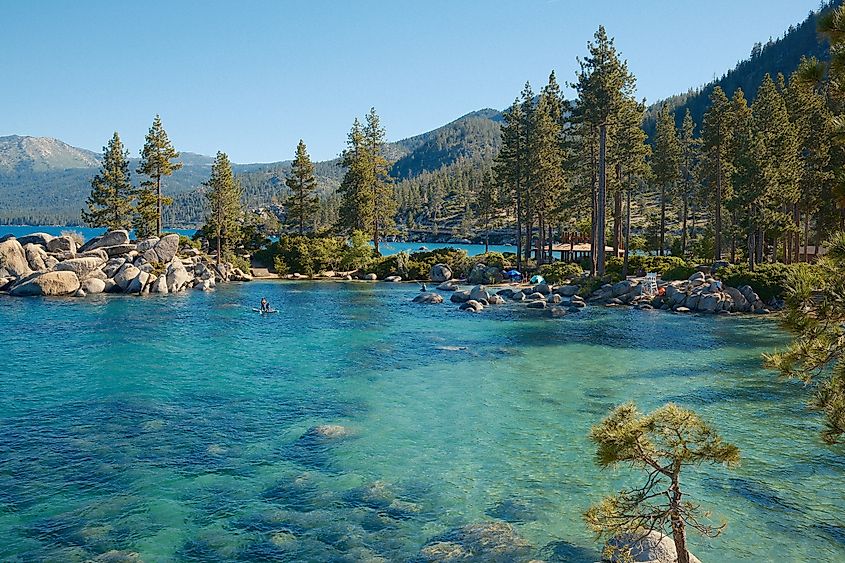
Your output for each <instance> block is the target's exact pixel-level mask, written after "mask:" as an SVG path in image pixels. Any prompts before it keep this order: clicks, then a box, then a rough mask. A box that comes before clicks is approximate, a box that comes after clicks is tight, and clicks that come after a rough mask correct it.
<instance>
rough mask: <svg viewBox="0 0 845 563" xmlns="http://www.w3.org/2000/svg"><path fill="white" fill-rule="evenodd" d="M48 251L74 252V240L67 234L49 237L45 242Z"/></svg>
mask: <svg viewBox="0 0 845 563" xmlns="http://www.w3.org/2000/svg"><path fill="white" fill-rule="evenodd" d="M47 250H49V251H50V252H70V253H72V254H76V240H74V239H73V238H72V237H69V236H67V235H64V236H60V237H56V238H54V239H50V241H49V242H48V243H47Z"/></svg>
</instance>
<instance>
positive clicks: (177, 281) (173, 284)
mask: <svg viewBox="0 0 845 563" xmlns="http://www.w3.org/2000/svg"><path fill="white" fill-rule="evenodd" d="M165 277H166V278H167V291H168V292H170V293H176V292H179V291H182V290H183V289H185V286H187V285H188V282H189V281H191V279H193V278H192V276H191V275H190V274H189V273H188V270H186V269H185V266H184V265H183V264H182V263H181V262H179V261H178V260H174V261H172V262H171V263H170V264H169V265H168V266H167V270H166V272H165Z"/></svg>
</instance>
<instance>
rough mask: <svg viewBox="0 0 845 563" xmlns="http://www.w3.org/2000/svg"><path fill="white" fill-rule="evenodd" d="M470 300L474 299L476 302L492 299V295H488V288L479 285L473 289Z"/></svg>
mask: <svg viewBox="0 0 845 563" xmlns="http://www.w3.org/2000/svg"><path fill="white" fill-rule="evenodd" d="M469 298H470V299H474V300H476V301H480V300H482V299H490V293H488V291H487V288H486V287H484V286H483V285H477V286H475V287H473V288H472V291H470V292H469Z"/></svg>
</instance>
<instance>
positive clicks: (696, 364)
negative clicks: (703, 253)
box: [0, 282, 845, 562]
mask: <svg viewBox="0 0 845 563" xmlns="http://www.w3.org/2000/svg"><path fill="white" fill-rule="evenodd" d="M415 292H416V286H415V285H410V284H407V285H406V284H364V283H354V284H341V283H337V284H334V283H282V282H263V283H258V282H254V283H252V284H245V285H230V286H227V287H223V288H221V289H219V290H218V291H216V292H212V293H207V294H206V293H200V292H191V293H188V294H186V295H179V296H164V297H148V298H134V297H121V296H102V297H95V298H90V299H86V300H82V301H80V300H63V299H28V300H23V299H10V298H3V297H0V327H2V329H3V356H4V360H3V362H2V363H1V364H0V560H3V561H38V560H48V561H57V560H61V561H73V560H85V559H88V558H90V557H94V556H96V555H98V554H100V553H104V552H107V551H109V550H112V549H117V550H127V551H134V552H138V553H140V555H141V557H142V559H143V560H144V561H174V560H176V561H214V560H227V561H228V560H244V561H254V560H280V561H366V560H371V561H378V560H388V561H403V560H408V559H409V558H411V557H413V555H414V554H416V553H417V551H418V550H419V549H420V547H421V546H422V545H423V544H424V543H425V542H426V541H427V540H429V539H430V538H431V537H433V536H435V535H437V534H439V533H441V532H443V531H445V530H447V529H449V528H451V527H453V526H460V525H464V524H467V523H473V522H479V521H488V520H491V519H495V518H500V519H505V520H509V521H513V522H514V526H515V527H516V528H517V530H518V532H519V533H520V534H521V535H522V536H524V537H525V538H527V539H528V540H529V541H530V542H531V543H532V544H533V545H535V546H536V548H537V551H538V553H537V555H538V556H539V557H540V558H542V559H546V560H550V561H576V562H579V561H595V560H597V559H596V554H597V547H596V544H595V543H594V541H593V538H592V536H591V534H590V533H589V532H587V531H586V530H585V528H584V525H583V524H582V521H581V514H582V512H583V511H584V510H585V509H586V507H587V506H588V504H589V503H590V502H591V501H593V500H596V499H598V498H599V497H601V496H602V495H603V494H605V493H607V492H610V491H612V490H615V489H617V488H619V487H620V486H621V485H622V484H623V483H625V482H631V479H632V478H635V477H634V474H632V473H631V472H629V471H627V470H620V471H616V472H614V471H600V470H597V469H596V468H595V467H594V466H593V463H592V454H593V448H592V447H591V445H590V443H589V442H588V440H587V438H586V433H587V431H588V429H589V427H590V426H591V425H592V424H594V423H595V422H597V421H598V420H599V419H600V418H601V417H602V416H603V415H604V414H605V413H606V412H607V411H608V409H610V408H611V407H612V406H613V405H614V404H616V403H619V402H622V401H625V400H628V399H634V400H636V401H637V402H638V403H639V404H640V406H641V407H642V408H644V409H650V408H653V407H656V406H659V405H661V404H663V403H664V402H666V401H669V400H674V401H677V402H679V403H681V404H683V405H688V406H693V407H695V408H696V409H697V410H698V411H699V412H701V413H702V414H703V415H704V416H706V417H707V418H709V419H711V420H713V421H714V422H716V423H717V424H718V426H719V428H720V429H721V431H722V432H723V434H724V435H725V436H726V438H727V439H729V440H731V441H734V442H735V443H737V444H738V445H739V446H740V448H741V450H742V454H743V465H742V467H741V468H740V469H739V470H738V471H735V472H726V471H723V470H722V469H721V468H718V469H705V470H702V471H701V472H698V473H696V474H695V475H692V474H690V475H689V476H688V477H687V478H686V481H687V482H688V483H689V488H690V492H691V493H692V494H694V495H695V496H696V497H697V498H698V499H699V500H700V501H701V502H702V504H703V505H704V506H705V507H706V508H709V509H712V510H713V511H714V513H715V514H716V515H717V516H720V517H724V518H726V519H727V520H728V521H729V527H728V529H727V531H726V532H725V534H724V535H723V536H722V537H720V538H718V539H716V540H704V539H702V538H700V537H697V536H691V538H690V543H691V545H692V550H693V552H694V553H696V554H697V555H699V556H700V557H701V558H702V559H703V560H704V561H712V560H720V561H749V560H753V561H768V560H778V561H842V560H843V559H845V528H843V514H845V479H843V478H842V477H843V474H845V454H844V453H843V451H842V450H841V449H839V450H836V449H830V448H826V447H824V446H822V445H821V444H820V443H819V441H818V440H817V437H816V436H817V430H818V426H817V424H816V420H815V418H813V417H810V416H807V414H806V412H805V410H804V407H803V404H802V400H803V398H804V392H803V389H802V388H801V387H800V386H797V385H792V384H785V383H779V382H778V381H777V380H776V378H775V377H774V376H773V374H771V373H770V372H767V371H765V370H762V369H760V361H759V356H760V353H761V352H763V351H766V350H770V349H771V348H772V347H775V346H777V345H780V344H782V343H783V342H785V340H784V337H783V335H781V334H779V333H778V332H777V331H774V330H773V329H772V324H771V323H770V322H769V321H767V320H762V319H757V318H729V319H725V318H690V317H682V316H673V315H667V314H662V313H660V312H652V313H649V312H643V311H611V310H605V309H598V308H595V309H590V310H588V311H587V312H586V313H583V314H581V315H573V316H570V317H566V318H564V319H547V318H545V317H540V316H538V315H534V314H529V313H534V312H530V311H526V310H525V309H522V308H520V309H514V308H507V307H502V308H490V309H487V310H485V311H484V313H482V314H481V315H469V314H466V313H462V312H459V311H458V310H457V308H456V307H455V306H453V305H450V304H444V305H441V306H418V305H414V304H411V303H410V302H409V299H410V298H411V297H412V296H413V295H414V294H415ZM262 295H266V296H267V297H268V299H269V300H270V302H271V304H272V305H273V306H274V307H276V308H278V309H280V310H281V313H280V314H278V315H269V316H264V317H262V316H259V315H257V314H255V313H253V312H252V311H251V307H253V306H255V305H256V304H257V303H258V301H259V299H260V298H261V296H262ZM444 347H465V348H466V349H463V350H453V349H443V348H444ZM323 423H336V424H342V425H345V426H347V427H348V428H349V429H350V430H351V431H352V433H353V436H352V437H350V438H348V439H343V440H338V441H334V442H327V443H323V442H319V441H313V440H308V439H300V437H301V436H302V435H303V434H304V433H305V432H306V431H307V430H308V428H309V427H311V426H313V425H315V424H323ZM379 557H381V558H382V559H379Z"/></svg>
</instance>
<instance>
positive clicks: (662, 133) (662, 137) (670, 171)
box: [651, 104, 681, 256]
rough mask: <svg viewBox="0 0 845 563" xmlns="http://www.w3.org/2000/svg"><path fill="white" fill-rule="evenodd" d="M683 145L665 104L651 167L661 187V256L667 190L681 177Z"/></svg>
mask: <svg viewBox="0 0 845 563" xmlns="http://www.w3.org/2000/svg"><path fill="white" fill-rule="evenodd" d="M680 164H681V145H680V142H679V141H678V131H677V129H676V128H675V118H674V117H673V116H672V114H671V113H670V112H669V107H668V106H667V105H666V104H664V105H663V107H662V108H661V109H660V114H659V115H658V117H657V131H656V133H655V141H654V155H653V157H652V165H651V168H652V170H653V171H654V179H655V182H656V183H657V185H658V186H659V187H660V249H659V250H660V256H663V255H665V253H666V203H667V201H666V200H667V192H668V193H672V192H673V191H674V189H675V186H676V182H677V181H678V179H679V178H680V174H681V171H680Z"/></svg>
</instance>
